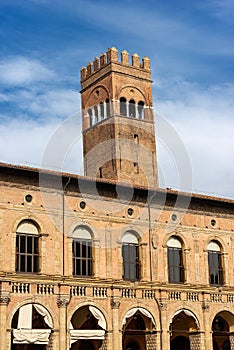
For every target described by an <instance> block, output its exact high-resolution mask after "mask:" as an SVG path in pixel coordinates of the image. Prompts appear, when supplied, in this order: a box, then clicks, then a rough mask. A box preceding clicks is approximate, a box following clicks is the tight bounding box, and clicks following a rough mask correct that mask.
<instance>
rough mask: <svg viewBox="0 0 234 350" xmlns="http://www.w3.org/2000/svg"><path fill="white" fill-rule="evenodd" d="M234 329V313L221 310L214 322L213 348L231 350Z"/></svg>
mask: <svg viewBox="0 0 234 350" xmlns="http://www.w3.org/2000/svg"><path fill="white" fill-rule="evenodd" d="M233 331H234V315H233V314H231V313H230V312H228V311H222V312H219V313H218V314H217V315H216V316H215V317H214V319H213V322H212V338H213V349H215V350H230V349H231V338H233Z"/></svg>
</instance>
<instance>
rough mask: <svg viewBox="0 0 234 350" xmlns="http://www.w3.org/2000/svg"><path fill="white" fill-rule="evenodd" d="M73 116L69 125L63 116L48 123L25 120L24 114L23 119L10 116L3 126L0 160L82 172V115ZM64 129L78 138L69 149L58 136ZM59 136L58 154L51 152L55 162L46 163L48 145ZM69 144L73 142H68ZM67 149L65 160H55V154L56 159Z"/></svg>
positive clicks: (64, 131) (65, 134) (66, 135)
mask: <svg viewBox="0 0 234 350" xmlns="http://www.w3.org/2000/svg"><path fill="white" fill-rule="evenodd" d="M77 118H78V119H76V116H75V119H74V118H73V123H72V124H70V125H69V127H68V126H67V125H66V124H65V123H64V122H63V121H61V119H59V118H50V119H48V120H47V121H46V122H44V123H41V121H35V120H32V119H29V120H25V119H24V117H23V116H20V117H19V119H17V120H16V119H9V118H7V117H5V120H7V121H8V122H5V123H4V125H0V134H1V138H0V161H2V162H6V163H11V164H23V165H26V166H33V167H39V168H40V167H42V166H43V167H46V168H48V169H53V170H64V171H70V172H74V173H77V172H78V171H79V172H81V173H82V151H81V132H80V128H79V127H78V125H79V123H80V120H79V115H77ZM58 129H60V130H61V129H62V132H63V135H64V137H67V138H68V141H69V137H70V135H71V134H72V133H73V135H75V139H74V140H73V141H71V143H70V144H69V147H67V149H62V146H63V140H62V139H59V138H58V137H57V138H56V132H57V130H58ZM53 138H54V139H55V141H56V142H55V146H56V147H55V149H54V151H53V152H54V153H53V154H51V158H48V157H47V158H48V159H51V163H48V164H45V163H43V162H42V159H43V158H44V157H45V153H46V152H47V151H48V144H49V142H50V141H51V140H52V139H53ZM68 143H69V142H68ZM60 152H63V154H64V159H62V161H61V163H56V162H54V160H53V158H52V156H54V158H56V157H57V156H58V155H59V153H60Z"/></svg>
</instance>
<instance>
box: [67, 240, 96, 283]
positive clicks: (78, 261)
mask: <svg viewBox="0 0 234 350" xmlns="http://www.w3.org/2000/svg"><path fill="white" fill-rule="evenodd" d="M72 253H73V275H75V276H92V274H93V259H92V241H91V240H90V239H74V240H73V243H72Z"/></svg>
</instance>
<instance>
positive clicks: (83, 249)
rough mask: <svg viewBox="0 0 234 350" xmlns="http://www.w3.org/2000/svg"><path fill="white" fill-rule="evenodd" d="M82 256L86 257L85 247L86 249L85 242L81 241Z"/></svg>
mask: <svg viewBox="0 0 234 350" xmlns="http://www.w3.org/2000/svg"><path fill="white" fill-rule="evenodd" d="M82 257H83V258H86V257H87V249H86V242H84V241H82Z"/></svg>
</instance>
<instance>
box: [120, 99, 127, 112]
mask: <svg viewBox="0 0 234 350" xmlns="http://www.w3.org/2000/svg"><path fill="white" fill-rule="evenodd" d="M120 115H124V116H127V100H126V98H125V97H121V98H120Z"/></svg>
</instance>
